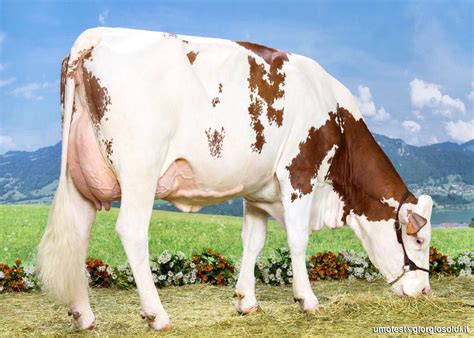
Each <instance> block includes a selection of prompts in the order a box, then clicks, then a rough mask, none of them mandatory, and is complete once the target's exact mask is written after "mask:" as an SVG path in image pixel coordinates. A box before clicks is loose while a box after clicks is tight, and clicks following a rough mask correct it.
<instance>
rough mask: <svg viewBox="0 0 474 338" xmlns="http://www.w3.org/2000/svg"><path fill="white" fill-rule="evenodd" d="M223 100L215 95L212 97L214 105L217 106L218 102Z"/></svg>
mask: <svg viewBox="0 0 474 338" xmlns="http://www.w3.org/2000/svg"><path fill="white" fill-rule="evenodd" d="M220 102H221V101H220V100H219V98H218V97H215V98H213V99H212V106H213V107H215V106H217V104H218V103H220Z"/></svg>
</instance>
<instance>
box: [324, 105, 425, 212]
mask: <svg viewBox="0 0 474 338" xmlns="http://www.w3.org/2000/svg"><path fill="white" fill-rule="evenodd" d="M337 114H338V115H339V117H340V119H341V120H342V121H343V123H344V134H343V137H342V138H341V142H340V144H339V148H338V149H337V151H336V153H335V155H334V157H333V160H332V163H331V167H330V169H329V173H328V175H327V179H329V180H331V181H332V185H333V187H334V189H335V190H336V191H337V193H338V194H339V196H341V198H342V199H343V200H344V204H345V205H344V215H348V214H349V212H350V211H351V210H353V212H354V213H355V214H357V215H365V216H366V217H367V219H368V220H369V221H380V220H389V219H391V218H393V217H394V215H395V213H394V211H395V209H394V208H393V207H390V206H388V205H386V204H385V203H383V202H382V199H384V198H385V199H390V198H394V199H395V200H397V201H399V202H401V200H402V198H403V196H404V194H405V192H406V191H407V190H408V188H407V186H406V185H405V183H404V182H403V180H402V178H401V177H400V175H399V174H398V172H397V171H396V169H395V167H394V166H393V164H392V162H390V160H389V158H388V157H387V155H386V154H385V153H384V152H383V150H382V149H381V148H380V146H379V145H378V143H377V141H376V140H375V139H374V137H373V136H372V134H371V133H370V131H369V129H368V128H367V125H366V124H365V122H364V121H363V120H362V119H359V120H356V119H354V116H353V115H352V114H351V113H350V112H349V111H348V110H347V109H344V108H343V107H340V106H339V105H338V107H337ZM406 201H407V202H410V203H417V199H416V197H415V196H413V195H411V196H410V197H409V198H408V199H407V200H406Z"/></svg>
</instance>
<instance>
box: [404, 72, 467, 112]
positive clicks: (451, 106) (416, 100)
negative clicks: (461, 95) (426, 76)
mask: <svg viewBox="0 0 474 338" xmlns="http://www.w3.org/2000/svg"><path fill="white" fill-rule="evenodd" d="M440 88H441V86H439V85H437V84H434V83H428V82H425V81H423V80H419V79H417V78H415V79H413V81H411V82H410V96H411V104H412V105H413V106H414V107H416V108H418V109H422V108H431V109H432V111H433V113H435V114H438V115H442V116H446V117H452V116H453V113H455V112H460V113H465V112H466V106H465V105H464V103H463V102H462V101H461V100H460V99H457V98H456V99H453V98H452V97H450V96H449V95H446V94H443V93H441V90H440Z"/></svg>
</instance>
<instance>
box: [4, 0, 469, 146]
mask: <svg viewBox="0 0 474 338" xmlns="http://www.w3.org/2000/svg"><path fill="white" fill-rule="evenodd" d="M473 3H474V2H473V1H470V0H466V1H461V0H451V1H436V0H429V1H408V0H406V1H395V0H378V1H375V0H372V1H367V0H364V1H356V0H354V1H347V0H346V1H336V0H334V1H330V0H324V1H321V0H320V1H289V0H288V1H258V0H254V1H224V0H216V1H196V0H195V1H145V2H143V1H88V0H82V1H73V0H69V1H51V0H50V1H6V0H0V154H1V153H4V152H6V151H9V150H34V149H37V148H39V147H44V146H49V145H53V144H55V143H56V142H58V141H59V139H60V130H61V126H60V106H59V77H60V66H61V61H62V58H63V57H64V56H65V55H67V54H68V53H69V49H70V48H71V46H72V44H73V43H74V41H75V39H76V38H77V37H78V36H79V34H80V33H81V32H82V31H84V30H86V29H87V28H91V27H97V26H109V27H127V28H137V29H147V30H157V31H162V32H172V33H177V34H186V35H197V36H207V37H220V38H227V39H231V40H246V41H252V42H257V43H260V44H264V45H267V46H271V47H274V48H277V49H282V50H286V51H291V52H293V53H298V54H302V55H305V56H308V57H311V58H313V59H314V60H316V61H317V62H318V63H319V64H320V65H321V66H322V67H323V68H324V69H326V71H328V72H329V73H330V74H332V75H333V76H334V77H335V78H337V79H338V80H339V81H340V82H342V83H343V84H344V85H345V86H346V87H348V88H349V90H350V91H351V92H352V94H353V95H354V96H355V97H356V99H357V101H358V103H359V107H360V109H361V111H362V112H363V114H364V116H365V119H366V122H367V124H368V126H369V128H370V129H371V130H372V131H373V132H375V133H379V134H383V135H386V136H390V137H395V138H401V139H403V140H404V141H406V142H407V143H410V144H414V145H425V144H432V143H438V142H445V141H450V142H457V143H463V142H466V141H468V140H470V139H473V138H474V55H473V32H474V21H473Z"/></svg>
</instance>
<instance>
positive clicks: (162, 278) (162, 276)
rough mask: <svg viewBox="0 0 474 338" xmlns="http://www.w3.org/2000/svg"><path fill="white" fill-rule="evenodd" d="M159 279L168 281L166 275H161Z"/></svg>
mask: <svg viewBox="0 0 474 338" xmlns="http://www.w3.org/2000/svg"><path fill="white" fill-rule="evenodd" d="M158 279H159V280H165V279H166V275H159V276H158Z"/></svg>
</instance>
